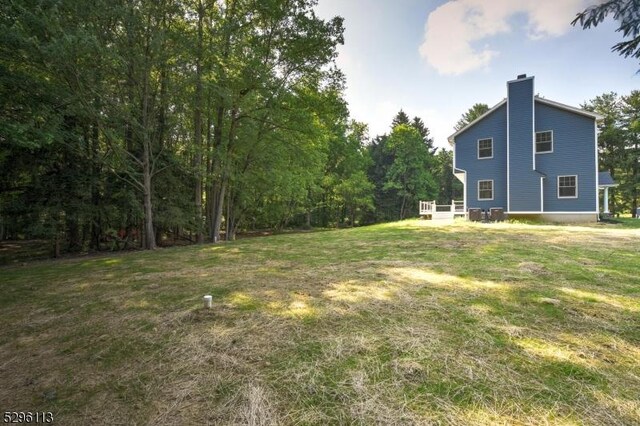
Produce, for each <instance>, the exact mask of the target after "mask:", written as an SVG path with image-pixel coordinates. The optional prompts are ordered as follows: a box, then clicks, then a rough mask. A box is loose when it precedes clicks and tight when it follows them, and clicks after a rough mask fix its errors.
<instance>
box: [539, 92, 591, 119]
mask: <svg viewBox="0 0 640 426" xmlns="http://www.w3.org/2000/svg"><path fill="white" fill-rule="evenodd" d="M535 100H536V102H540V103H542V104H547V105H549V106H552V107H556V108H560V109H564V110H567V111H569V112H573V113H576V114H580V115H586V116H587V117H591V118H595V119H596V120H604V115H600V114H598V113H595V112H591V111H585V110H583V109H580V108H576V107H572V106H570V105H566V104H561V103H560V102H556V101H550V100H549V99H544V98H541V97H539V96H536V97H535Z"/></svg>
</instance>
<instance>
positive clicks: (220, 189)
mask: <svg viewBox="0 0 640 426" xmlns="http://www.w3.org/2000/svg"><path fill="white" fill-rule="evenodd" d="M226 180H227V179H226V177H223V180H222V182H220V183H219V184H218V185H216V186H217V191H216V193H215V195H214V197H215V198H214V200H213V209H214V210H213V235H212V240H213V242H214V243H217V242H219V241H220V227H221V226H222V212H223V206H224V196H225V193H226V191H227V182H226Z"/></svg>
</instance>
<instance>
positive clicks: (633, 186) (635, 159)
mask: <svg viewBox="0 0 640 426" xmlns="http://www.w3.org/2000/svg"><path fill="white" fill-rule="evenodd" d="M582 107H583V108H585V109H587V110H590V111H595V112H597V113H599V114H601V115H603V116H604V120H602V121H601V122H600V123H599V125H598V131H599V134H598V150H599V162H600V170H607V171H609V172H610V173H611V176H612V177H613V178H614V180H615V181H616V182H617V183H618V187H616V188H614V189H613V191H612V192H611V193H610V196H609V203H610V206H611V212H612V213H613V214H620V213H624V214H628V213H631V215H632V216H633V217H636V212H637V209H638V198H639V197H640V91H639V90H633V91H632V92H631V93H630V94H629V95H627V96H619V95H618V94H617V93H614V92H610V93H604V94H602V95H600V96H596V97H595V98H594V99H591V100H590V101H588V102H585V103H584V104H583V105H582Z"/></svg>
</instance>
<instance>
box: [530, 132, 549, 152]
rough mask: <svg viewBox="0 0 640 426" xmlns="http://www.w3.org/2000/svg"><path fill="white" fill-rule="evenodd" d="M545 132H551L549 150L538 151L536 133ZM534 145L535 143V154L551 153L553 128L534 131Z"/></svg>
mask: <svg viewBox="0 0 640 426" xmlns="http://www.w3.org/2000/svg"><path fill="white" fill-rule="evenodd" d="M547 132H551V151H540V152H538V142H537V140H536V139H537V135H538V133H547ZM533 142H534V145H535V153H536V154H551V153H552V152H553V130H541V131H539V132H536V137H535V138H534V139H533Z"/></svg>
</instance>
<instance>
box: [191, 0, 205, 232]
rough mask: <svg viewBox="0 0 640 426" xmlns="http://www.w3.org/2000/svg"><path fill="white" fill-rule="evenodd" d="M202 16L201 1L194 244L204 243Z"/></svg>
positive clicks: (195, 125) (195, 123)
mask: <svg viewBox="0 0 640 426" xmlns="http://www.w3.org/2000/svg"><path fill="white" fill-rule="evenodd" d="M203 15H204V7H203V5H202V1H199V2H198V41H197V43H198V49H197V54H196V55H197V57H196V88H195V89H196V91H195V109H194V117H193V124H194V142H195V148H196V153H195V164H194V167H195V170H196V173H195V175H196V185H195V205H196V212H195V215H196V243H197V244H202V243H204V234H203V232H202V231H203V230H202V173H201V170H200V169H201V168H202V66H201V57H202V19H203Z"/></svg>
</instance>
